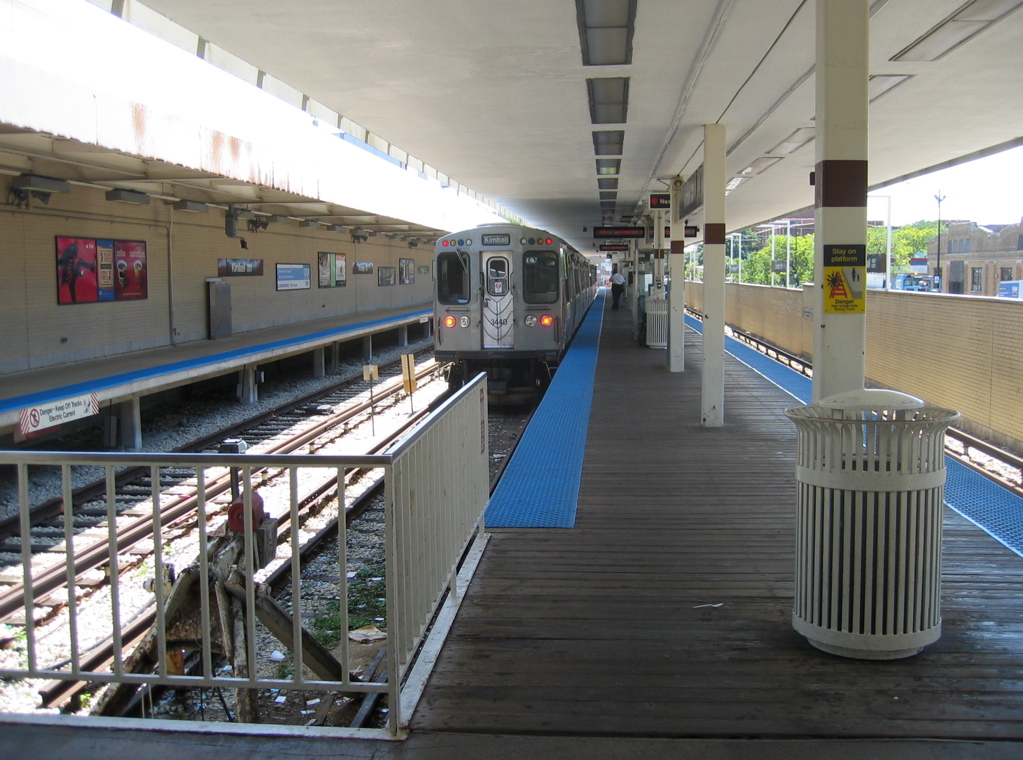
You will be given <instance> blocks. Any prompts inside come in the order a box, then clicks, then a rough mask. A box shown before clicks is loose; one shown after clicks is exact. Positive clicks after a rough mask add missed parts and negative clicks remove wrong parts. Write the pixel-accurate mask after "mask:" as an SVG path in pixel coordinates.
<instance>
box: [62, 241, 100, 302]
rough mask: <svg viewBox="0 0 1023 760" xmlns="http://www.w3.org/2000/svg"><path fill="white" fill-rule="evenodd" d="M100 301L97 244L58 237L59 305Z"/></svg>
mask: <svg viewBox="0 0 1023 760" xmlns="http://www.w3.org/2000/svg"><path fill="white" fill-rule="evenodd" d="M98 300H99V287H98V286H97V280H96V241H95V240H92V239H86V238H71V237H58V238H57V303H59V304H69V303H95V302H96V301H98Z"/></svg>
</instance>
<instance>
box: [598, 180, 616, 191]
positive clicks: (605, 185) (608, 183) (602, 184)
mask: <svg viewBox="0 0 1023 760" xmlns="http://www.w3.org/2000/svg"><path fill="white" fill-rule="evenodd" d="M597 189H599V190H617V189H618V180H617V179H616V178H613V177H607V178H604V177H602V178H600V179H598V180H597Z"/></svg>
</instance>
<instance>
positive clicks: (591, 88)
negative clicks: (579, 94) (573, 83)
mask: <svg viewBox="0 0 1023 760" xmlns="http://www.w3.org/2000/svg"><path fill="white" fill-rule="evenodd" d="M586 91H587V94H588V96H589V101H590V121H591V122H592V123H594V124H624V123H625V121H626V117H627V115H628V112H629V78H628V77H604V78H600V79H587V80H586Z"/></svg>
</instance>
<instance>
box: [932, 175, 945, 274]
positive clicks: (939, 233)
mask: <svg viewBox="0 0 1023 760" xmlns="http://www.w3.org/2000/svg"><path fill="white" fill-rule="evenodd" d="M934 200H936V201H937V202H938V266H937V271H938V292H939V293H940V292H941V290H942V288H943V287H944V285H945V283H944V282H942V280H943V279H944V278H943V277H942V276H941V202H942V201H943V200H945V196H944V195H942V194H941V190H938V194H937V195H935V196H934Z"/></svg>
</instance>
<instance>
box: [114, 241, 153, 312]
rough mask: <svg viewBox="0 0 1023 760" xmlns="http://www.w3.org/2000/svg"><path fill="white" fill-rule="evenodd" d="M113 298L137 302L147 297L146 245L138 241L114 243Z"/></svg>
mask: <svg viewBox="0 0 1023 760" xmlns="http://www.w3.org/2000/svg"><path fill="white" fill-rule="evenodd" d="M114 267H115V274H116V277H115V278H114V297H115V298H116V299H117V300H118V301H137V300H141V299H144V298H148V297H149V271H148V266H147V262H146V244H145V243H144V242H142V241H140V240H115V241H114Z"/></svg>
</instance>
